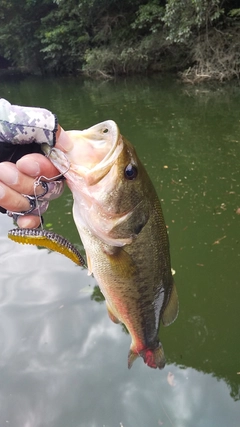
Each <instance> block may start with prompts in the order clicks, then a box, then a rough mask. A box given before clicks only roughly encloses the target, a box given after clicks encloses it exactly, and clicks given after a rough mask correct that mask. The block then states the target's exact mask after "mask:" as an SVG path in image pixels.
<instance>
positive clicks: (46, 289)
mask: <svg viewBox="0 0 240 427" xmlns="http://www.w3.org/2000/svg"><path fill="white" fill-rule="evenodd" d="M63 88H64V89H63ZM0 89H1V95H2V96H5V97H7V98H9V99H10V100H11V101H13V102H18V103H25V104H35V105H43V106H45V107H48V108H51V109H52V110H53V111H54V112H56V113H57V114H58V116H59V120H60V123H61V124H62V125H63V126H65V127H66V128H74V127H75V128H76V127H79V128H83V127H88V126H90V125H92V124H94V123H96V122H97V121H101V120H104V119H108V118H110V119H114V120H116V121H117V122H118V123H119V125H120V127H121V130H122V131H123V133H125V135H126V137H127V138H128V139H130V140H131V142H132V143H133V144H134V145H135V146H136V148H137V151H138V153H139V154H140V157H141V158H142V159H143V161H144V163H145V164H146V167H147V169H148V171H149V173H150V175H151V177H152V179H153V181H154V184H155V186H156V188H157V191H158V192H159V196H160V198H161V199H162V204H163V210H164V213H165V218H166V222H167V224H168V228H169V233H170V242H171V253H172V264H173V268H174V269H175V270H176V282H177V288H178V293H179V299H180V314H179V317H178V319H177V321H176V322H175V323H174V324H173V325H171V327H169V328H162V330H161V339H162V342H163V346H164V350H165V353H166V359H167V362H168V363H167V365H166V368H165V369H164V370H163V371H155V370H151V369H149V368H147V367H146V366H145V365H144V364H143V363H142V360H137V361H136V362H135V364H134V366H133V367H132V369H131V370H130V371H129V370H128V369H127V355H128V350H129V345H130V337H129V336H128V335H126V334H125V333H123V332H122V330H121V326H119V325H115V324H113V323H112V322H111V321H110V320H109V318H108V315H107V312H106V307H105V303H103V302H101V298H100V295H99V293H98V292H97V289H96V282H95V280H94V279H93V278H91V277H88V276H87V273H86V270H84V269H81V268H80V267H77V266H75V265H74V264H72V263H71V261H70V260H68V259H65V258H64V257H62V256H61V255H59V254H55V253H51V254H49V253H48V252H47V251H46V250H38V249H37V248H35V247H31V246H29V247H28V246H20V245H17V244H15V243H14V242H11V241H10V240H8V239H7V237H6V236H7V230H8V229H10V228H12V223H11V220H10V218H7V217H5V216H3V215H2V216H1V223H0V241H1V246H0V251H1V269H0V278H1V282H0V318H1V322H0V344H1V357H0V378H1V381H0V407H1V411H0V426H4V425H9V426H10V425H12V426H24V427H43V426H44V427H45V426H46V427H49V426H50V427H51V426H52V427H66V426H70V427H75V426H79V427H95V426H96V427H102V426H106V427H112V426H123V427H146V426H151V427H152V426H153V427H154V426H156V427H157V426H161V425H163V426H169V427H170V426H177V427H182V426H184V427H188V426H189V427H192V426H196V427H198V426H199V427H203V426H204V427H208V426H209V427H212V426H219V427H223V426H224V427H225V426H226V425H228V426H229V427H236V426H238V425H239V420H240V400H239V398H240V391H239V390H240V389H239V382H240V381H239V380H240V374H239V372H240V365H239V360H240V358H239V352H240V343H239V331H238V324H239V298H240V287H239V277H240V271H239V270H240V268H239V257H240V250H239V219H240V216H239V215H238V214H237V213H236V212H237V208H239V207H240V197H239V185H240V184H239V183H240V176H239V175H240V173H239V161H238V159H239V155H240V140H239V134H240V133H239V130H240V122H239V109H240V104H239V93H238V92H237V89H236V93H235V92H234V91H232V92H231V90H230V89H229V91H228V92H224V93H222V92H221V93H220V94H219V92H218V91H217V90H216V91H215V92H211V91H210V92H208V93H205V94H204V93H201V94H196V93H195V92H194V90H195V89H191V91H190V89H187V90H186V88H181V87H180V86H179V85H178V84H176V83H173V82H170V81H168V80H167V81H165V82H164V84H162V83H161V79H160V80H154V79H153V80H151V81H149V80H147V79H146V80H142V81H141V82H138V81H136V80H132V81H131V80H128V81H127V82H126V81H122V82H118V83H115V82H107V83H106V82H103V83H102V82H97V83H96V82H86V81H78V80H71V79H66V80H64V84H63V81H61V80H55V81H51V80H46V81H42V80H41V81H39V80H33V81H31V80H28V81H23V82H21V83H14V84H12V85H9V84H8V85H4V84H3V83H0ZM224 94H225V95H224ZM45 224H48V225H49V226H51V224H52V227H53V229H54V231H55V232H58V233H61V234H62V235H64V236H66V237H68V238H69V239H70V240H71V241H72V242H73V243H75V244H78V245H79V247H80V249H81V244H80V242H79V240H78V235H77V233H76V229H75V227H74V225H73V223H72V218H71V196H70V194H69V192H66V193H65V195H64V197H63V198H61V199H60V200H56V201H55V202H53V203H52V204H51V209H50V210H49V212H48V213H47V214H46V216H45Z"/></svg>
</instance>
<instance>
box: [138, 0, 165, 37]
mask: <svg viewBox="0 0 240 427" xmlns="http://www.w3.org/2000/svg"><path fill="white" fill-rule="evenodd" d="M136 15H137V18H136V19H135V21H134V22H133V23H132V25H131V27H132V28H133V29H136V30H147V31H148V32H150V33H156V32H157V31H158V30H160V29H161V28H162V25H163V20H162V19H163V16H164V7H163V6H161V5H160V4H159V1H158V0H152V1H150V2H148V3H146V4H143V5H141V6H139V9H138V11H137V14H136Z"/></svg>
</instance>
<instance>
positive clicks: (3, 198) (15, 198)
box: [0, 182, 31, 212]
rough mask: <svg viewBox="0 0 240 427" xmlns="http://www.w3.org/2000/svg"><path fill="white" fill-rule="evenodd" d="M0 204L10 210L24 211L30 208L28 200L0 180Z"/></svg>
mask: <svg viewBox="0 0 240 427" xmlns="http://www.w3.org/2000/svg"><path fill="white" fill-rule="evenodd" d="M0 205H1V206H2V207H3V208H4V209H6V210H8V211H12V212H24V211H27V210H29V209H30V207H31V206H30V203H29V200H28V199H27V198H26V197H24V196H22V195H21V194H20V193H18V192H17V191H15V190H13V189H12V188H10V187H9V186H7V185H5V184H4V183H3V182H0Z"/></svg>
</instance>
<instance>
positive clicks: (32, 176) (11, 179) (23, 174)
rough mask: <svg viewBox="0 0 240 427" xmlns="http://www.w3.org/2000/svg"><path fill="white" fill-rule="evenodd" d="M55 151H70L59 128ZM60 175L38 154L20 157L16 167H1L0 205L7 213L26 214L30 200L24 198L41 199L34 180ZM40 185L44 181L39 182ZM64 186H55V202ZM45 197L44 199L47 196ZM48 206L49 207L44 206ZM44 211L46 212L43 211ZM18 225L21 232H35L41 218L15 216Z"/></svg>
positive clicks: (38, 187) (68, 141)
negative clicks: (31, 196)
mask: <svg viewBox="0 0 240 427" xmlns="http://www.w3.org/2000/svg"><path fill="white" fill-rule="evenodd" d="M56 139H57V142H56V147H57V148H60V149H61V150H62V151H65V152H66V151H68V150H70V149H71V146H72V142H71V138H70V137H69V135H68V134H67V133H66V132H65V131H64V130H63V129H62V128H60V126H59V129H58V132H57V135H56ZM58 175H59V171H58V170H57V169H56V168H55V167H54V166H53V164H52V163H51V162H50V161H49V160H48V159H47V158H46V157H44V156H43V155H41V154H38V153H33V154H27V155H25V156H23V157H21V158H20V159H19V160H18V161H17V162H16V164H14V163H10V162H2V163H0V205H1V206H2V207H3V208H5V209H6V210H7V211H10V212H25V211H28V210H29V209H30V203H29V199H28V198H26V197H24V196H23V194H24V195H35V194H36V195H40V194H42V193H43V188H42V186H41V185H39V186H37V187H35V188H34V184H35V182H36V178H39V177H41V176H44V177H46V178H54V177H56V176H58ZM41 181H45V180H44V178H41ZM61 189H63V184H62V185H61V183H60V186H59V185H58V189H57V194H54V196H53V197H51V194H50V195H49V197H48V198H49V199H51V198H55V197H56V196H58V195H60V194H61V193H62V191H61ZM46 197H47V196H46ZM47 205H48V203H47ZM45 210H46V209H45ZM17 224H18V226H19V227H21V228H35V227H38V226H39V224H40V217H39V216H37V215H36V214H35V215H31V214H25V215H21V216H18V218H17Z"/></svg>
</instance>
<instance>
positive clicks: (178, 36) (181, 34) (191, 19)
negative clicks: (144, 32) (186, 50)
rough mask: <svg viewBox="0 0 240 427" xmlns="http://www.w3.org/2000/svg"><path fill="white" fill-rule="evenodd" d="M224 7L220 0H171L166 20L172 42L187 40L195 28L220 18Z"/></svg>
mask: <svg viewBox="0 0 240 427" xmlns="http://www.w3.org/2000/svg"><path fill="white" fill-rule="evenodd" d="M222 13H223V9H221V8H220V0H169V1H168V3H167V4H166V12H165V16H164V22H165V24H166V27H167V28H168V31H169V34H168V39H169V40H170V41H171V42H175V43H182V42H186V41H187V40H188V39H189V37H190V36H191V35H192V33H193V31H194V29H197V30H199V29H200V28H201V27H205V29H206V30H207V28H208V26H209V24H212V23H213V22H214V21H216V20H218V19H219V17H220V16H221V14H222Z"/></svg>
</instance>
